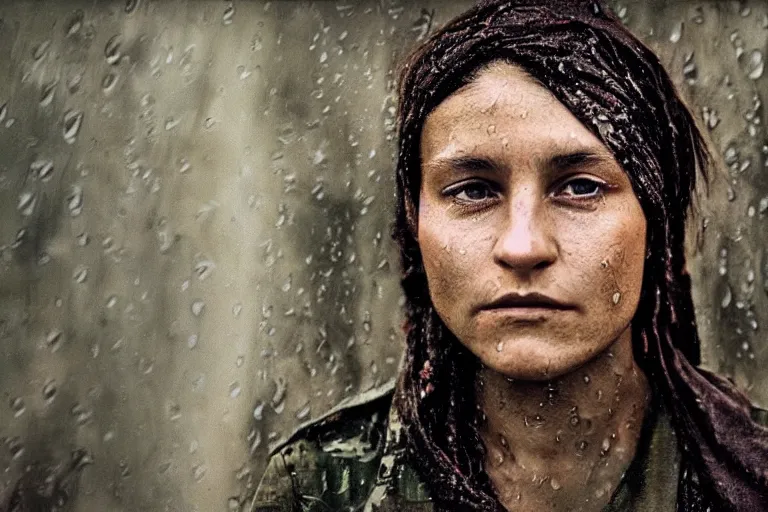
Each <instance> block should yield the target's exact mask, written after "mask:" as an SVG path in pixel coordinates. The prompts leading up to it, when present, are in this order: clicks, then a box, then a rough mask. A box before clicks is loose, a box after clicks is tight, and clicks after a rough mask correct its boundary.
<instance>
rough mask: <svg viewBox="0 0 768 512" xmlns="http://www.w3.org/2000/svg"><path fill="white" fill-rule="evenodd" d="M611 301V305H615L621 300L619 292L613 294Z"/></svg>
mask: <svg viewBox="0 0 768 512" xmlns="http://www.w3.org/2000/svg"><path fill="white" fill-rule="evenodd" d="M611 300H612V301H613V304H614V305H616V304H618V303H619V301H620V300H621V292H616V293H614V294H613V297H612V299H611Z"/></svg>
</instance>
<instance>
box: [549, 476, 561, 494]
mask: <svg viewBox="0 0 768 512" xmlns="http://www.w3.org/2000/svg"><path fill="white" fill-rule="evenodd" d="M549 485H551V486H552V489H554V490H556V491H559V490H560V488H561V487H562V486H561V485H560V481H559V480H557V479H556V478H554V477H552V478H550V479H549Z"/></svg>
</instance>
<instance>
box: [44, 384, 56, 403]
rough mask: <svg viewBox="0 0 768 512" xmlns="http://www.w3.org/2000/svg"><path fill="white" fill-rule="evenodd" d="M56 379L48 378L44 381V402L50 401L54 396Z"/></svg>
mask: <svg viewBox="0 0 768 512" xmlns="http://www.w3.org/2000/svg"><path fill="white" fill-rule="evenodd" d="M56 391H57V388H56V381H55V380H49V381H48V382H46V383H45V385H44V386H43V399H44V400H45V401H46V402H49V403H50V402H52V401H53V399H54V398H56Z"/></svg>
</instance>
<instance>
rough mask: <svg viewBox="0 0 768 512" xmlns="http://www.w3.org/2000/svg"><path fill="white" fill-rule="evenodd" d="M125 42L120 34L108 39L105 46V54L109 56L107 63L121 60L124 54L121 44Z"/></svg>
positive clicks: (111, 63) (115, 62)
mask: <svg viewBox="0 0 768 512" xmlns="http://www.w3.org/2000/svg"><path fill="white" fill-rule="evenodd" d="M122 42H123V38H122V37H120V35H119V34H118V35H116V36H112V38H111V39H110V40H109V41H107V45H106V46H105V47H104V56H105V57H106V58H107V64H110V65H114V64H117V62H118V61H119V60H120V57H121V56H122V54H121V53H120V45H121V44H122Z"/></svg>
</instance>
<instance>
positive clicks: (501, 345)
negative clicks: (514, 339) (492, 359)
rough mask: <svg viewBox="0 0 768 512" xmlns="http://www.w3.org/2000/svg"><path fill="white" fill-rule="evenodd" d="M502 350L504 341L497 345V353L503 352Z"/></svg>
mask: <svg viewBox="0 0 768 512" xmlns="http://www.w3.org/2000/svg"><path fill="white" fill-rule="evenodd" d="M502 350H504V342H503V341H500V342H499V343H498V344H497V345H496V352H501V351H502Z"/></svg>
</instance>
